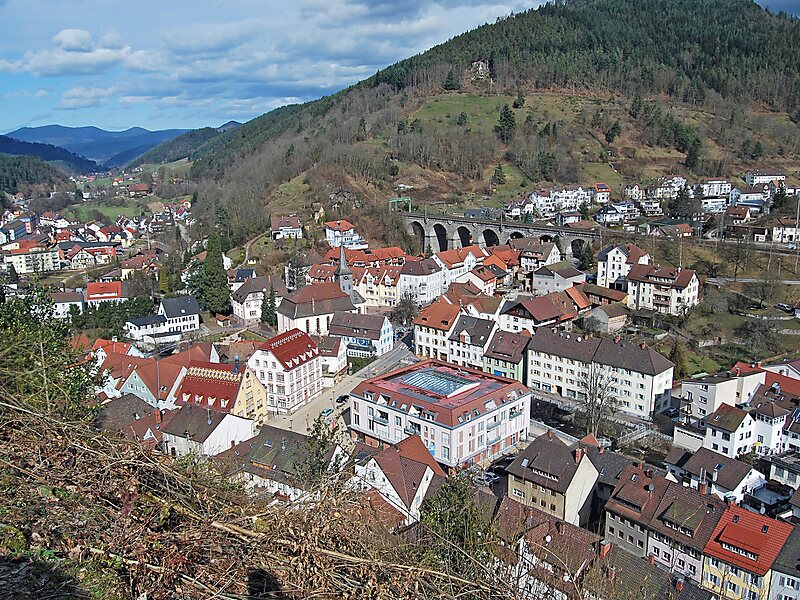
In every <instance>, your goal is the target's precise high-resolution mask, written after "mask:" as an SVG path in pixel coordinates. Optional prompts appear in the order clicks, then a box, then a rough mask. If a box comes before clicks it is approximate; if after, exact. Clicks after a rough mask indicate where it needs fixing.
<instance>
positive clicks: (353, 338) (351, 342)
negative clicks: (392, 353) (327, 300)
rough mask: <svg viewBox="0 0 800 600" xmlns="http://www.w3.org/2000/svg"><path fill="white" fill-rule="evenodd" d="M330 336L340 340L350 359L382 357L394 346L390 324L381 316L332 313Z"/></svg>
mask: <svg viewBox="0 0 800 600" xmlns="http://www.w3.org/2000/svg"><path fill="white" fill-rule="evenodd" d="M330 335H331V336H332V337H338V338H341V340H342V343H344V345H345V347H346V348H347V355H348V356H352V357H359V358H364V357H367V356H383V355H384V354H386V353H387V352H389V350H391V349H392V347H393V346H394V330H393V329H392V324H391V323H389V319H387V318H386V317H385V316H383V315H367V314H363V315H362V314H358V313H349V312H338V313H334V315H333V319H331V324H330Z"/></svg>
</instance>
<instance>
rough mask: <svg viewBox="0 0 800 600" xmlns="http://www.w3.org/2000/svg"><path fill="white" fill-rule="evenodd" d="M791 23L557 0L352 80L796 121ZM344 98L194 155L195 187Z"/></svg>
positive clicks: (264, 121) (691, 2)
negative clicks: (731, 109)
mask: <svg viewBox="0 0 800 600" xmlns="http://www.w3.org/2000/svg"><path fill="white" fill-rule="evenodd" d="M797 48H800V19H797V18H796V17H792V16H789V15H784V14H780V15H774V14H772V13H770V12H769V11H767V10H765V9H763V8H761V7H760V6H759V5H758V4H756V3H755V2H754V1H753V0H647V1H642V0H564V1H562V2H557V3H550V4H548V5H545V6H542V7H540V8H538V9H535V10H530V11H527V12H524V13H519V14H515V15H512V16H509V17H507V18H504V19H498V21H497V22H496V23H492V24H487V25H484V26H481V27H478V28H477V29H474V30H472V31H470V32H467V33H464V34H462V35H459V36H457V37H455V38H453V39H451V40H449V41H447V42H445V43H443V44H441V45H439V46H436V47H434V48H432V49H430V50H428V51H427V52H424V53H422V54H419V55H417V56H414V57H411V58H408V59H406V60H403V61H401V62H399V63H397V64H394V65H392V66H390V67H387V68H386V69H383V70H381V71H379V72H378V73H376V74H375V75H374V76H372V77H370V78H369V79H367V80H365V81H363V82H361V83H360V84H358V85H357V86H354V88H356V89H368V88H375V87H380V86H381V85H388V86H390V88H391V89H394V90H395V91H398V92H399V91H402V92H403V93H405V94H408V93H429V92H432V91H436V90H441V87H442V84H443V82H444V81H445V79H446V77H447V75H448V73H449V71H451V70H452V71H453V74H454V83H455V85H456V86H463V85H468V84H470V83H471V81H470V79H471V76H470V67H471V65H472V64H473V63H474V62H475V61H479V60H483V61H487V62H488V64H489V67H490V71H491V77H492V86H493V89H495V90H496V91H506V92H511V93H513V90H515V89H517V88H518V87H525V88H526V89H528V90H562V91H571V92H574V93H598V92H614V93H620V92H621V93H623V94H625V95H627V96H631V95H633V94H634V93H639V94H643V95H663V96H666V97H668V98H672V99H674V100H675V101H679V102H689V103H697V104H702V102H703V101H705V99H706V98H707V97H709V96H710V95H714V94H718V95H719V96H721V97H723V98H728V99H735V100H736V101H737V102H740V103H742V102H744V103H745V104H747V103H751V102H754V103H757V104H759V105H763V106H765V107H767V108H772V109H775V110H781V111H786V112H788V113H789V114H790V115H791V116H792V118H793V119H794V120H795V121H800V52H798V51H797ZM352 91H353V88H350V89H347V90H344V91H342V92H339V93H338V94H336V95H334V96H331V97H328V98H323V99H321V100H317V101H314V102H309V103H307V104H305V105H302V106H292V107H283V108H280V109H277V110H275V111H272V112H270V113H267V114H265V115H263V116H261V117H259V118H257V119H254V120H253V121H250V122H249V123H246V124H244V125H243V126H242V127H240V128H238V129H236V130H234V131H230V132H226V133H223V134H221V135H219V136H215V137H214V139H213V140H211V141H210V143H205V144H203V145H202V146H200V147H198V148H196V149H195V152H194V154H193V156H192V158H201V159H202V160H200V161H199V162H198V163H197V164H196V166H195V169H194V172H193V176H194V177H195V178H199V177H203V176H212V177H215V178H219V177H220V176H222V175H223V173H224V171H225V170H226V169H227V167H228V166H230V165H231V164H232V163H233V162H235V160H237V159H239V158H241V157H242V156H243V155H248V154H250V153H252V152H253V151H255V150H257V149H258V148H260V147H261V146H262V145H263V144H264V143H265V142H267V141H269V140H270V139H271V138H273V137H274V136H276V135H279V134H282V133H284V132H286V131H288V130H290V129H292V128H295V127H302V125H301V124H300V123H301V121H302V120H303V119H304V118H305V119H308V118H309V117H312V118H313V117H314V116H319V115H324V114H326V113H327V112H328V111H329V110H330V108H331V107H334V106H337V105H339V106H340V105H342V104H346V103H347V102H348V98H349V94H351V93H352Z"/></svg>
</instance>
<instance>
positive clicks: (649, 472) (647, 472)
mask: <svg viewBox="0 0 800 600" xmlns="http://www.w3.org/2000/svg"><path fill="white" fill-rule="evenodd" d="M644 476H645V477H647V478H648V479H652V478H653V469H645V471H644Z"/></svg>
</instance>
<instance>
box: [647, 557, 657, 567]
mask: <svg viewBox="0 0 800 600" xmlns="http://www.w3.org/2000/svg"><path fill="white" fill-rule="evenodd" d="M647 562H648V563H650V566H651V567H652V566H653V565H655V564H656V557H655V556H654V555H652V554H648V555H647Z"/></svg>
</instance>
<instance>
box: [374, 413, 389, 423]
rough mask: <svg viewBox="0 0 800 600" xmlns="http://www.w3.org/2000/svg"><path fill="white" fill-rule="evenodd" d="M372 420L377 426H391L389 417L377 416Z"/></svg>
mask: <svg viewBox="0 0 800 600" xmlns="http://www.w3.org/2000/svg"><path fill="white" fill-rule="evenodd" d="M372 420H373V421H374V422H375V423H376V424H377V425H388V424H389V417H388V416H386V417H382V416H380V415H375V416H374V417H372Z"/></svg>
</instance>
